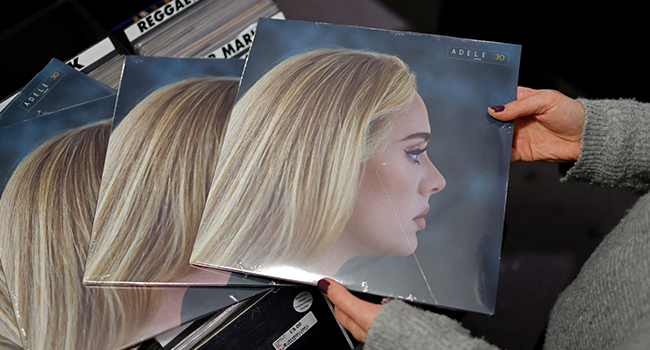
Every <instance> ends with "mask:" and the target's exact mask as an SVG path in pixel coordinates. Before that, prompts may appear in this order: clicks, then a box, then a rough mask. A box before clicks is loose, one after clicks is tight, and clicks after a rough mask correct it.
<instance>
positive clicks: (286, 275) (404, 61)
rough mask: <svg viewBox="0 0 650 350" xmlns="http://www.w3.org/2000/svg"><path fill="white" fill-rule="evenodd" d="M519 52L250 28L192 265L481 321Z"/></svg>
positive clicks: (407, 36)
mask: <svg viewBox="0 0 650 350" xmlns="http://www.w3.org/2000/svg"><path fill="white" fill-rule="evenodd" d="M520 51H521V47H520V46H518V45H509V44H502V43H494V42H485V41H477V40H469V39H459V38H452V37H445V36H437V35H427V34H418V33H407V32H394V31H385V30H375V29H367V28H359V27H348V26H338V25H330V24H323V23H308V22H299V21H288V20H287V21H280V20H272V19H260V20H259V23H258V27H257V33H256V37H255V41H254V42H253V46H252V48H251V51H250V55H249V57H248V59H247V63H246V68H245V71H244V74H243V77H242V82H241V85H240V88H239V91H238V96H237V99H236V103H235V106H234V108H233V112H232V114H231V118H230V121H229V124H228V128H227V131H226V135H225V139H224V141H223V146H222V150H221V155H220V158H219V162H218V163H217V168H216V170H215V175H214V179H213V181H212V184H211V188H210V193H209V195H208V200H207V202H206V205H205V210H204V213H203V216H202V219H201V224H200V227H199V231H198V234H197V238H196V242H195V245H194V250H193V252H192V256H191V259H190V261H191V263H192V264H193V265H195V266H202V267H208V268H218V269H226V270H230V271H233V272H235V271H236V272H243V273H250V274H255V275H260V276H269V277H273V278H278V279H284V280H288V281H298V282H304V283H308V284H315V283H316V282H317V281H318V280H319V279H321V278H323V277H332V278H334V279H335V280H337V281H339V282H341V283H343V284H344V285H345V286H347V287H348V288H349V289H351V290H355V291H360V292H366V293H371V294H376V295H380V296H386V297H395V298H401V299H405V300H409V301H414V302H418V303H424V304H430V305H437V306H441V307H447V308H454V309H463V310H471V311H477V312H482V313H488V314H489V313H492V312H493V311H494V303H495V296H496V286H497V277H498V270H499V256H500V248H501V242H502V231H503V223H504V210H505V201H506V193H507V184H508V171H509V161H510V146H511V140H512V124H511V123H503V122H500V121H497V120H495V119H493V118H491V117H490V116H489V115H488V113H487V108H488V106H493V105H499V104H505V103H507V102H509V101H512V100H514V99H515V98H516V86H517V76H518V69H519V57H520Z"/></svg>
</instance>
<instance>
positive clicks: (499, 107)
mask: <svg viewBox="0 0 650 350" xmlns="http://www.w3.org/2000/svg"><path fill="white" fill-rule="evenodd" d="M490 109H491V110H493V111H495V112H496V113H499V112H503V111H504V110H505V109H506V107H504V106H492V107H490Z"/></svg>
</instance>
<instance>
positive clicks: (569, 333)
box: [364, 100, 650, 350]
mask: <svg viewBox="0 0 650 350" xmlns="http://www.w3.org/2000/svg"><path fill="white" fill-rule="evenodd" d="M580 102H582V104H583V105H584V107H585V111H586V114H587V115H586V121H585V125H584V127H583V133H582V147H581V150H580V157H579V159H578V161H576V162H575V164H574V165H573V167H572V168H571V169H569V170H568V172H567V173H566V176H565V177H564V178H563V179H562V180H563V181H586V182H589V183H592V184H598V185H601V186H608V187H622V188H626V189H629V190H632V191H635V192H638V193H646V192H648V190H650V105H648V104H642V103H637V102H634V101H630V100H618V101H614V100H600V101H589V100H580ZM544 348H545V349H546V350H556V349H570V350H574V349H575V350H579V349H594V350H596V349H597V350H607V349H616V350H640V349H650V195H645V196H643V197H641V198H640V199H639V201H638V202H637V203H636V205H635V206H634V207H633V208H632V209H631V210H630V212H629V213H628V214H627V215H626V216H625V217H624V218H623V220H621V222H620V223H619V224H618V225H617V226H616V227H615V228H614V230H613V231H612V232H611V233H610V234H608V235H607V236H606V237H605V239H604V240H603V242H602V243H601V244H600V245H599V246H598V248H597V249H596V251H595V252H594V253H593V254H592V255H591V257H590V258H589V259H588V260H587V262H586V263H585V265H584V266H583V268H582V270H581V272H580V274H579V275H578V277H577V278H576V280H575V281H573V282H572V283H571V285H570V286H569V287H567V289H566V290H565V291H564V292H563V293H562V294H561V295H560V297H559V298H558V301H557V303H556V304H555V306H554V308H553V310H552V312H551V315H550V318H549V326H548V329H547V333H546V340H545V343H544ZM364 349H365V350H375V349H377V350H384V349H386V350H387V349H391V350H396V349H494V347H492V346H491V345H489V344H487V343H486V342H484V341H483V340H480V339H475V338H471V337H470V336H469V332H468V331H467V330H465V329H463V328H462V327H461V326H460V325H459V324H458V323H457V322H455V321H453V320H451V319H449V318H447V317H445V316H441V315H437V314H433V313H429V312H425V311H421V310H419V309H416V308H414V307H411V306H408V305H407V304H406V303H403V302H401V301H392V302H390V303H388V304H386V305H385V306H383V307H382V309H381V311H380V312H379V314H378V315H377V317H376V318H375V321H374V323H373V325H372V327H371V328H370V331H369V333H368V337H367V343H366V346H365V348H364Z"/></svg>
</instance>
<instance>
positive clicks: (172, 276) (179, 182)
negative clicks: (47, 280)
mask: <svg viewBox="0 0 650 350" xmlns="http://www.w3.org/2000/svg"><path fill="white" fill-rule="evenodd" d="M238 83H239V79H236V78H221V77H196V78H188V79H184V80H181V81H177V82H175V83H172V84H169V85H166V86H163V87H161V88H158V89H157V90H155V91H154V92H153V93H151V94H149V95H148V96H146V97H145V98H144V99H142V101H140V102H139V103H137V105H136V106H135V107H134V108H133V109H132V110H131V111H130V112H129V113H128V114H127V115H126V116H125V117H124V118H123V119H122V120H121V121H119V123H118V122H117V121H116V122H115V123H116V127H114V130H113V132H112V133H111V137H110V143H109V147H108V153H107V156H106V165H105V167H104V173H103V177H102V185H101V189H100V194H99V201H98V204H97V212H96V215H95V219H94V224H93V238H92V242H91V245H90V250H89V258H88V262H87V264H86V270H85V275H84V282H85V283H86V284H87V285H88V284H92V285H95V284H103V283H109V282H113V283H116V284H129V282H131V283H135V284H137V283H140V282H144V283H148V282H149V283H153V284H159V285H167V284H171V285H174V284H180V285H182V284H183V283H191V282H193V281H199V282H206V281H207V282H211V283H213V284H226V282H227V281H228V277H229V274H228V273H214V272H201V271H200V270H198V269H196V268H193V267H191V266H190V264H189V256H190V253H191V249H192V245H193V243H194V238H195V235H196V231H197V229H198V224H199V220H200V218H201V213H202V211H203V206H204V202H205V198H206V197H207V193H208V189H209V184H210V180H211V179H212V174H213V171H214V168H215V166H216V162H217V158H218V155H219V148H220V144H221V140H222V138H223V132H224V129H225V126H226V123H227V120H228V116H229V114H230V111H231V109H232V105H233V103H234V99H235V94H236V91H237V86H238ZM118 101H119V99H118Z"/></svg>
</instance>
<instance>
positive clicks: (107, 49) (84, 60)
mask: <svg viewBox="0 0 650 350" xmlns="http://www.w3.org/2000/svg"><path fill="white" fill-rule="evenodd" d="M111 53H115V54H117V51H116V49H115V45H113V42H112V41H111V39H110V38H108V37H107V38H105V39H103V40H102V41H100V42H98V43H97V44H95V45H93V46H91V47H90V48H88V49H87V50H85V51H84V52H82V53H80V54H79V55H77V56H76V57H73V58H71V59H70V60H68V61H67V62H66V64H67V65H69V66H70V67H72V68H74V69H76V70H78V71H82V72H84V73H85V72H86V71H87V69H88V68H89V67H91V66H92V65H94V64H95V63H98V62H100V60H102V59H103V58H105V57H106V56H108V55H109V54H111Z"/></svg>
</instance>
